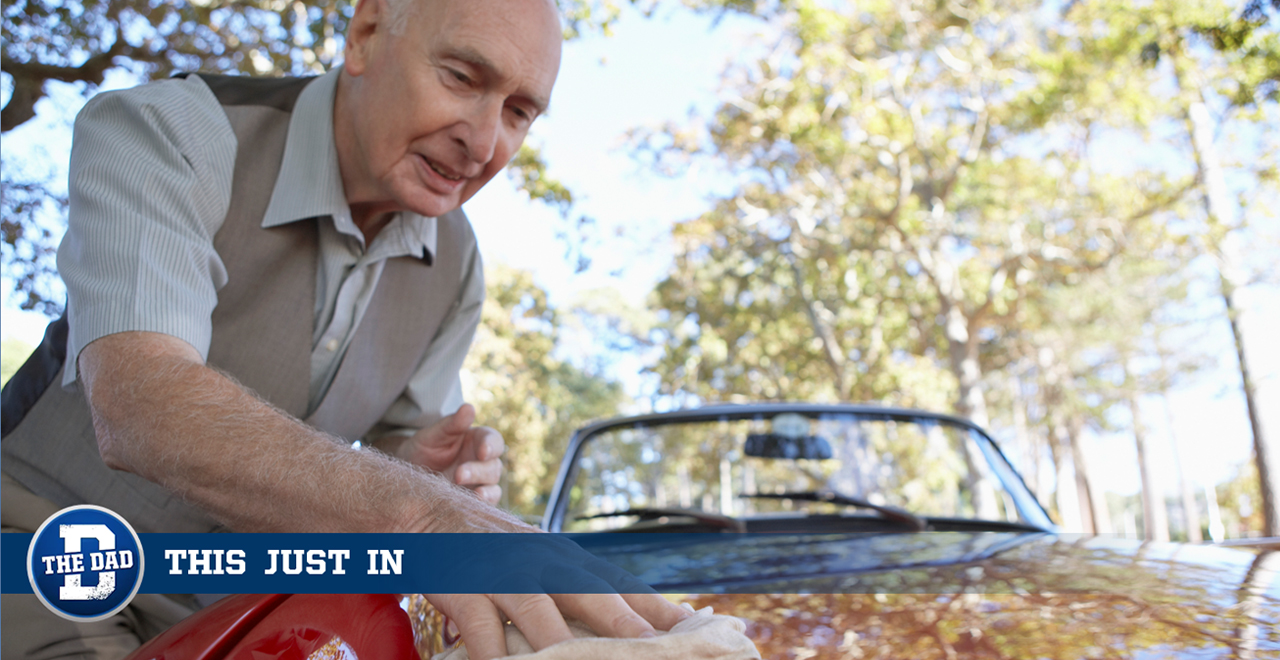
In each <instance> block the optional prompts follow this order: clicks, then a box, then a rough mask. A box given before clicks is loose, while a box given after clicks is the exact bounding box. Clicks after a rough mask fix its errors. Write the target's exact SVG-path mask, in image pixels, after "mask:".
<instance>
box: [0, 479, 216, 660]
mask: <svg viewBox="0 0 1280 660" xmlns="http://www.w3.org/2000/svg"><path fill="white" fill-rule="evenodd" d="M57 511H58V506H57V505H55V504H54V503H53V502H50V501H49V500H46V499H44V498H43V497H40V496H38V495H36V494H35V493H32V492H31V491H30V490H28V489H27V488H26V487H25V486H23V485H22V484H19V483H18V482H16V481H14V480H13V479H11V478H10V477H9V475H7V474H4V475H0V531H3V532H27V533H34V532H35V531H36V529H38V528H39V527H40V525H41V524H42V523H43V522H44V521H45V520H47V519H48V518H49V516H52V515H53V514H54V513H57ZM196 608H197V606H196V604H195V602H194V600H192V599H191V597H189V596H185V597H184V596H172V597H169V596H161V595H158V594H138V595H137V596H135V597H134V599H133V602H131V603H130V604H129V606H128V607H126V608H124V609H123V610H121V612H120V613H119V614H117V615H115V616H113V617H110V618H107V619H104V620H102V621H95V622H93V623H76V622H72V621H68V620H66V619H63V618H61V617H59V616H57V615H55V614H54V613H53V612H50V611H49V610H48V608H46V607H45V606H44V604H43V603H41V602H40V600H39V599H38V598H36V597H35V596H34V595H31V594H4V595H3V596H0V627H2V628H3V629H4V635H3V636H2V637H3V638H4V639H3V641H0V658H3V660H52V659H54V658H78V659H83V660H119V659H120V658H123V657H125V656H126V655H128V654H129V653H131V652H132V651H133V650H134V649H136V648H138V647H139V646H141V645H142V643H143V642H145V641H146V640H148V639H151V638H152V637H154V636H156V635H158V634H159V633H160V632H162V631H164V630H165V629H167V628H168V627H169V626H172V625H173V624H175V623H177V622H179V621H181V620H182V619H184V618H186V617H187V616H189V615H190V614H191V613H192V612H194V611H195V610H196Z"/></svg>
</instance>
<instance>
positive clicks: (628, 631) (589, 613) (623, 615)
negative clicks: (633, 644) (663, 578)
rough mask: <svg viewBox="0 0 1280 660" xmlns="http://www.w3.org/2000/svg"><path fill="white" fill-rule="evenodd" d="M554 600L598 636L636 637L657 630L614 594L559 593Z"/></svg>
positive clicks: (647, 634) (648, 634)
mask: <svg viewBox="0 0 1280 660" xmlns="http://www.w3.org/2000/svg"><path fill="white" fill-rule="evenodd" d="M554 598H555V601H556V604H557V605H559V606H560V609H562V610H564V612H565V613H566V614H568V615H569V616H571V617H573V618H575V619H578V620H580V621H582V622H583V623H585V624H587V627H589V628H591V629H592V630H594V631H595V632H596V634H597V635H600V636H601V637H625V638H635V637H644V636H651V635H654V634H656V631H655V630H654V626H653V625H652V624H650V623H649V622H648V621H645V619H644V617H642V616H641V615H640V614H638V613H636V611H635V610H633V609H632V608H631V606H630V605H629V604H628V603H627V601H626V600H624V599H623V598H622V596H619V595H617V594H559V595H556V596H555V597H554Z"/></svg>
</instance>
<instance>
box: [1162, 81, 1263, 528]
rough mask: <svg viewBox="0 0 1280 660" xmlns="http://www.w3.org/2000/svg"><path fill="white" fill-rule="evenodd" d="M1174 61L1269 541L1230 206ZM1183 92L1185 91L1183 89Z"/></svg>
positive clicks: (1202, 116) (1193, 96) (1201, 112)
mask: <svg viewBox="0 0 1280 660" xmlns="http://www.w3.org/2000/svg"><path fill="white" fill-rule="evenodd" d="M1178 63H1179V60H1178V58H1175V71H1176V72H1177V74H1178V75H1177V76H1176V79H1177V81H1178V85H1179V87H1181V88H1182V91H1183V92H1184V95H1183V98H1184V99H1188V103H1187V106H1186V117H1187V125H1188V132H1190V133H1191V144H1192V146H1193V148H1194V150H1195V157H1196V158H1195V160H1196V169H1197V171H1198V173H1199V175H1200V181H1201V182H1202V185H1203V186H1204V204H1205V211H1206V212H1207V213H1208V215H1209V232H1208V234H1209V236H1208V240H1209V243H1210V245H1209V248H1210V251H1211V252H1212V253H1213V255H1214V257H1215V258H1216V259H1217V261H1218V278H1219V284H1220V289H1221V293H1222V301H1223V303H1225V304H1226V307H1227V321H1228V322H1229V323H1230V324H1231V336H1232V338H1233V339H1234V341H1235V349H1236V359H1237V360H1238V361H1239V366H1240V378H1241V380H1242V381H1243V384H1244V402H1245V407H1246V408H1247V410H1248V414H1249V427H1250V429H1251V430H1252V431H1253V459H1254V462H1255V463H1256V464H1257V467H1258V482H1259V484H1258V487H1259V488H1258V489H1259V490H1260V491H1261V493H1262V520H1263V524H1262V534H1263V535H1264V536H1275V535H1276V534H1277V533H1280V511H1278V510H1277V502H1276V492H1277V491H1280V483H1278V480H1280V475H1277V474H1275V473H1274V472H1273V471H1272V469H1271V468H1272V465H1271V460H1270V456H1269V451H1268V447H1267V442H1266V440H1265V438H1264V437H1263V434H1262V420H1261V419H1260V418H1259V415H1258V404H1257V402H1256V401H1255V396H1254V387H1253V380H1252V379H1251V378H1250V375H1249V361H1248V359H1247V358H1246V357H1245V351H1244V335H1243V333H1242V332H1241V330H1240V318H1239V312H1238V311H1237V309H1236V300H1235V295H1236V290H1237V288H1238V287H1239V284H1238V281H1239V280H1238V277H1237V276H1236V274H1235V269H1236V266H1237V264H1238V263H1239V262H1238V260H1237V259H1236V258H1235V256H1234V255H1233V254H1229V252H1230V250H1229V249H1228V246H1226V245H1224V244H1225V243H1226V240H1225V239H1224V238H1221V237H1224V236H1225V233H1226V232H1227V231H1230V230H1232V229H1235V228H1236V221H1235V216H1236V214H1235V207H1233V206H1232V204H1231V199H1230V194H1229V192H1228V190H1227V180H1226V176H1225V175H1224V173H1223V171H1222V164H1221V162H1220V161H1219V160H1218V150H1217V148H1216V147H1215V146H1214V143H1213V133H1214V126H1213V118H1212V117H1211V116H1210V114H1209V108H1208V107H1207V106H1206V105H1205V102H1204V95H1203V93H1202V91H1201V88H1200V85H1198V84H1197V81H1196V80H1194V79H1189V78H1190V77H1191V76H1190V73H1191V72H1189V71H1187V70H1185V67H1183V66H1177V64H1178ZM1188 87H1189V88H1190V89H1188Z"/></svg>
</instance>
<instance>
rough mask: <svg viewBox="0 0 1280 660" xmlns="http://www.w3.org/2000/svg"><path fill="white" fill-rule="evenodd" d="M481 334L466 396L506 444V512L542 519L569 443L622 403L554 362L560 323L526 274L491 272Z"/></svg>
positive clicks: (607, 384)
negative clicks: (578, 431) (577, 431)
mask: <svg viewBox="0 0 1280 660" xmlns="http://www.w3.org/2000/svg"><path fill="white" fill-rule="evenodd" d="M485 277H486V278H487V280H488V281H487V283H486V290H487V293H488V297H487V298H486V299H485V303H484V311H483V313H482V317H481V322H480V328H479V329H478V330H477V332H476V339H475V343H474V344H473V345H472V348H471V352H470V353H468V355H467V360H466V363H465V364H464V365H463V369H464V372H465V374H464V378H463V393H464V395H465V397H466V399H467V401H470V402H472V403H474V404H475V406H476V408H477V411H478V413H479V415H480V418H481V419H482V420H485V422H486V423H488V424H492V425H494V428H496V429H497V430H498V432H500V433H502V436H503V437H504V438H506V440H507V445H508V449H507V458H506V464H507V467H508V470H507V472H506V474H505V475H504V479H505V483H504V484H503V498H504V501H503V506H504V507H506V508H508V509H510V510H511V511H514V512H516V513H517V514H520V515H523V516H534V515H537V514H541V512H542V506H543V505H544V504H545V502H544V501H543V500H542V499H541V498H543V497H545V495H546V494H547V493H549V492H550V491H551V485H552V484H553V483H554V481H555V477H556V471H557V469H558V467H559V465H560V459H561V458H562V457H563V456H564V451H565V448H566V447H567V445H568V440H569V436H570V435H572V433H573V431H574V430H575V429H577V428H578V427H580V426H582V425H583V424H584V423H585V422H587V421H590V420H592V419H598V418H604V417H611V416H614V415H616V414H617V413H618V411H619V409H620V408H621V407H622V405H623V404H624V403H625V396H624V395H623V393H622V388H621V387H620V386H619V385H618V384H617V383H615V382H612V381H609V380H607V379H605V378H604V377H602V376H600V375H598V374H595V373H592V372H589V371H585V370H583V369H581V368H579V367H576V366H574V365H573V364H570V363H568V362H566V361H564V360H562V359H560V358H559V357H558V356H557V355H556V349H557V345H558V343H559V332H560V326H561V316H560V314H559V313H558V312H557V311H556V310H555V309H553V308H552V307H551V306H550V304H549V303H548V302H547V294H546V292H545V291H543V290H542V289H541V288H539V287H538V286H537V285H536V284H534V283H533V277H532V276H531V275H530V274H529V273H528V272H525V271H519V270H514V269H511V268H508V267H505V266H502V265H493V264H490V265H489V266H488V267H487V268H486V269H485Z"/></svg>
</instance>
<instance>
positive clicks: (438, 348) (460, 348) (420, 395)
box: [365, 249, 485, 440]
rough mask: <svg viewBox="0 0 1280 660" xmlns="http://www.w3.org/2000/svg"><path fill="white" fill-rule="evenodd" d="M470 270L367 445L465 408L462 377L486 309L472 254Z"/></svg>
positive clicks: (480, 271)
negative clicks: (450, 307) (372, 441)
mask: <svg viewBox="0 0 1280 660" xmlns="http://www.w3.org/2000/svg"><path fill="white" fill-rule="evenodd" d="M466 268H467V274H466V275H465V276H464V277H463V281H462V286H461V287H460V290H459V294H458V300H457V301H456V302H455V303H454V305H453V308H452V309H451V310H450V311H449V313H448V315H446V316H445V320H444V321H443V322H442V323H441V324H440V330H439V331H438V332H437V333H436V336H435V339H433V340H432V341H431V346H429V347H428V348H427V353H426V355H425V356H424V357H423V360H422V362H421V364H419V365H418V369H417V371H415V372H414V375H413V378H412V379H411V380H410V381H409V385H408V386H407V387H406V388H405V391H404V393H403V394H401V395H400V397H399V398H398V399H396V401H395V403H393V404H391V407H390V408H389V409H387V413H386V415H384V416H383V417H382V419H381V420H380V421H379V422H378V424H377V425H376V426H374V428H373V430H371V431H370V432H369V433H368V434H367V435H366V436H365V439H366V440H376V439H378V438H384V437H387V436H390V435H408V434H412V433H414V432H416V431H417V430H418V429H421V428H425V427H427V426H430V425H432V424H434V423H436V422H437V421H439V420H440V419H441V418H443V417H444V416H445V415H451V414H453V412H454V411H456V410H457V409H458V407H459V406H461V405H462V404H463V398H462V381H461V379H460V377H459V374H460V372H461V370H462V362H463V360H465V359H466V357H467V351H468V350H469V349H470V348H471V341H472V340H473V339H475V334H476V328H477V327H479V325H480V313H481V311H482V310H483V308H484V295H485V293H484V264H483V263H482V262H481V260H480V253H479V252H478V251H476V250H474V249H473V250H472V252H471V254H470V255H469V258H468V259H467V265H466Z"/></svg>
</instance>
